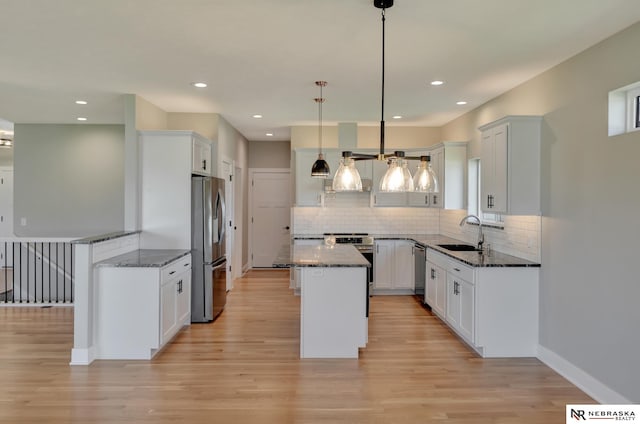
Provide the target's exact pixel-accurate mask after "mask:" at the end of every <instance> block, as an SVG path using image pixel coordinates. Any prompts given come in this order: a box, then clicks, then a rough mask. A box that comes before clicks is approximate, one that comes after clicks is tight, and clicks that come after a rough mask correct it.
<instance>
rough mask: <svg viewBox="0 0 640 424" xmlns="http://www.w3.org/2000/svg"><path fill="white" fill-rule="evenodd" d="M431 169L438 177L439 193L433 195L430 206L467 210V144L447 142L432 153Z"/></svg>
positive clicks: (439, 145)
mask: <svg viewBox="0 0 640 424" xmlns="http://www.w3.org/2000/svg"><path fill="white" fill-rule="evenodd" d="M430 155H431V167H432V168H433V170H434V172H435V173H436V176H437V177H438V184H439V192H438V193H431V194H430V196H431V201H430V206H431V207H435V208H443V209H464V208H466V190H465V188H466V171H467V142H466V141H445V142H442V143H440V144H437V145H436V146H435V147H434V149H432V150H431V152H430Z"/></svg>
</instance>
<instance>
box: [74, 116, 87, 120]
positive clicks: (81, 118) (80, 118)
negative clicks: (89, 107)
mask: <svg viewBox="0 0 640 424" xmlns="http://www.w3.org/2000/svg"><path fill="white" fill-rule="evenodd" d="M76 119H77V120H78V121H86V120H87V118H83V117H79V118H76Z"/></svg>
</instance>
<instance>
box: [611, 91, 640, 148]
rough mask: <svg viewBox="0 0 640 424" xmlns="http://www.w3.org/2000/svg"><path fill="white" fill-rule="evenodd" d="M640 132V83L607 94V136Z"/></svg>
mask: <svg viewBox="0 0 640 424" xmlns="http://www.w3.org/2000/svg"><path fill="white" fill-rule="evenodd" d="M638 130H640V82H637V83H634V84H631V85H628V86H626V87H622V88H619V89H617V90H613V91H610V92H609V136H614V135H619V134H624V133H628V132H632V131H638Z"/></svg>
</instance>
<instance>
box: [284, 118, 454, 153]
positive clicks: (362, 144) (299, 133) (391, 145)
mask: <svg viewBox="0 0 640 424" xmlns="http://www.w3.org/2000/svg"><path fill="white" fill-rule="evenodd" d="M357 134H358V135H357V146H358V148H361V149H369V148H370V149H378V148H379V147H380V127H368V126H358V128H357ZM442 140H443V138H442V137H441V130H440V128H434V127H399V126H390V125H387V126H385V141H384V143H385V151H386V152H387V153H390V152H392V151H393V150H397V149H403V148H404V149H410V148H421V147H428V146H431V145H433V144H437V143H439V142H441V141H442ZM448 140H464V139H463V138H460V139H457V138H456V139H454V138H451V139H448ZM318 146H319V141H318V126H317V125H316V126H313V125H307V126H294V127H291V149H297V148H300V147H315V148H317V147H318ZM322 147H323V148H332V147H334V148H338V147H340V146H339V140H338V126H336V125H323V127H322Z"/></svg>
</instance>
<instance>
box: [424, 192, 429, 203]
mask: <svg viewBox="0 0 640 424" xmlns="http://www.w3.org/2000/svg"><path fill="white" fill-rule="evenodd" d="M424 204H425V205H428V204H429V195H428V194H427V195H426V196H424Z"/></svg>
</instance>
